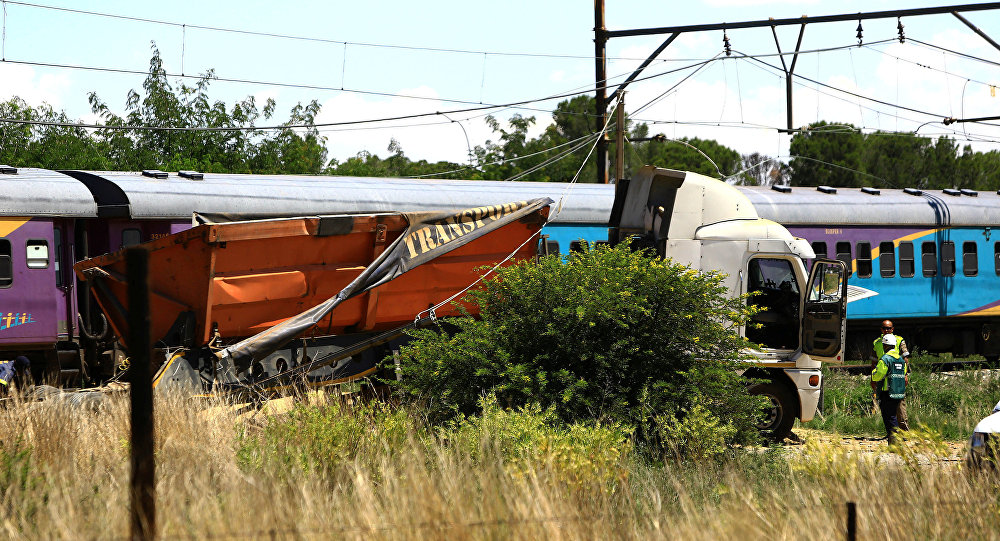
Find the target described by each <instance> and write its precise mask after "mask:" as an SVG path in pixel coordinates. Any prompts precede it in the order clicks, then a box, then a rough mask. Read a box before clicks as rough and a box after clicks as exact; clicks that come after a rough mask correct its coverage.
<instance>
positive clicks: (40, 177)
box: [0, 167, 97, 218]
mask: <svg viewBox="0 0 1000 541" xmlns="http://www.w3.org/2000/svg"><path fill="white" fill-rule="evenodd" d="M2 171H5V172H2V173H0V216H50V217H69V218H92V217H95V216H97V202H96V201H95V200H94V197H93V196H92V195H91V193H90V191H89V190H88V189H87V188H86V186H84V185H82V184H80V183H79V182H77V181H76V180H74V179H73V178H71V177H68V176H66V175H64V174H62V173H58V172H56V171H49V170H47V169H34V168H29V167H19V168H6V167H5V168H3V169H2Z"/></svg>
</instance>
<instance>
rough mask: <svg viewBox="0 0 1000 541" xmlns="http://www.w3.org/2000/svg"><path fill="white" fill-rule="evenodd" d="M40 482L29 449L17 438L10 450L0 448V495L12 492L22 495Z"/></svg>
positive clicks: (40, 479)
mask: <svg viewBox="0 0 1000 541" xmlns="http://www.w3.org/2000/svg"><path fill="white" fill-rule="evenodd" d="M41 482H42V478H41V476H40V475H39V474H38V473H36V471H35V468H34V464H33V461H32V457H31V447H28V446H26V445H25V444H24V441H23V440H22V439H21V438H20V437H18V438H17V440H15V441H14V443H13V445H12V448H11V449H7V448H6V446H4V447H3V448H0V495H3V494H10V493H11V492H12V491H13V492H17V493H24V492H28V491H30V490H32V489H34V488H35V487H36V486H38V485H39V484H40V483H41Z"/></svg>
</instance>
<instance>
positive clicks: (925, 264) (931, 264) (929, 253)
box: [920, 242, 937, 278]
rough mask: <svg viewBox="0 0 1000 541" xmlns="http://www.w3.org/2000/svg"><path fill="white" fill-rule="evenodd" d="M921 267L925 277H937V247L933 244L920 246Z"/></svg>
mask: <svg viewBox="0 0 1000 541" xmlns="http://www.w3.org/2000/svg"><path fill="white" fill-rule="evenodd" d="M920 267H921V268H923V269H924V276H926V277H928V278H930V277H932V276H937V245H936V244H934V243H933V242H925V243H923V244H921V245H920Z"/></svg>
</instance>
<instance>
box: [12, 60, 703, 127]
mask: <svg viewBox="0 0 1000 541" xmlns="http://www.w3.org/2000/svg"><path fill="white" fill-rule="evenodd" d="M713 61H714V60H706V61H703V62H698V63H695V64H690V65H687V66H682V67H678V68H674V69H671V70H667V71H664V72H660V73H656V74H653V75H649V76H647V77H642V78H639V79H636V80H637V81H643V80H648V79H653V78H656V77H663V76H665V75H669V74H671V73H676V72H679V71H684V70H687V69H691V68H694V67H698V66H702V65H704V64H707V63H709V62H713ZM0 62H6V63H14V64H26V65H33V66H46V67H57V68H65V69H79V70H90V71H99V72H108V73H125V74H132V75H149V73H148V72H145V71H139V70H127V69H120V68H104V67H94V66H77V65H72V64H51V63H44V62H29V61H18V60H0ZM159 75H162V76H164V77H178V78H195V79H202V78H204V76H194V75H184V74H177V73H167V72H161V73H160V74H159ZM210 78H211V79H212V80H216V81H225V82H236V83H246V84H259V85H273V86H292V87H296V88H311V89H316V90H332V91H343V92H353V93H360V94H366V95H377V96H389V97H402V98H410V97H412V98H414V99H423V100H436V101H442V102H447V103H458V104H474V106H473V107H465V108H460V109H451V110H448V111H434V112H425V113H414V114H409V115H399V116H392V117H384V118H376V119H363V120H351V121H341V122H322V123H312V124H306V123H301V124H279V125H271V126H234V127H183V126H149V125H138V126H136V125H125V124H122V125H115V124H94V123H82V122H54V121H41V120H22V119H14V118H0V122H6V123H14V124H29V125H37V126H57V127H69V128H92V129H111V130H147V131H175V132H199V131H207V132H226V131H268V130H284V129H289V128H317V127H330V126H348V125H356V124H370V123H376V122H388V121H395V120H407V119H411V118H421V117H428V116H436V115H445V114H452V113H466V112H472V111H485V110H490V109H505V108H521V107H523V106H524V105H527V104H531V103H539V102H545V101H551V100H556V99H562V98H569V97H574V96H580V95H583V94H589V93H590V92H591V89H586V90H578V91H574V92H566V93H561V94H554V95H550V96H545V97H542V98H532V99H525V100H519V101H514V102H509V103H503V104H479V103H478V102H471V101H464V100H453V99H447V98H428V97H426V96H408V95H404V94H394V93H388V92H375V91H370V90H351V89H346V88H345V89H341V88H336V87H327V86H319V85H299V84H294V83H272V82H264V81H253V80H250V79H235V78H224V77H217V76H215V75H212V76H211V77H210ZM588 116H590V115H588Z"/></svg>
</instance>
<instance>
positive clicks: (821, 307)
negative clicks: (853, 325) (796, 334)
mask: <svg viewBox="0 0 1000 541" xmlns="http://www.w3.org/2000/svg"><path fill="white" fill-rule="evenodd" d="M808 284H809V287H808V289H806V291H805V295H804V297H805V300H804V302H803V308H802V352H803V353H806V354H808V355H810V356H812V357H813V359H815V360H818V361H827V362H838V363H839V362H843V361H844V336H845V334H846V331H847V327H846V325H847V318H846V317H845V316H846V315H847V265H845V264H844V262H843V261H831V260H828V259H817V260H816V262H815V263H813V267H812V271H811V272H810V273H809V282H808Z"/></svg>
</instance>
